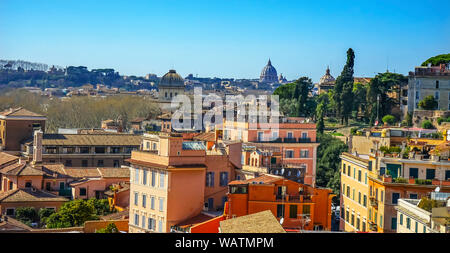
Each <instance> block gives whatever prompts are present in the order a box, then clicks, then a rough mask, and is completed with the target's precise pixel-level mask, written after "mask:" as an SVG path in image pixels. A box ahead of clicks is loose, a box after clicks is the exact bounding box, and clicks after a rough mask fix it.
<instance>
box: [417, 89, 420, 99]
mask: <svg viewBox="0 0 450 253" xmlns="http://www.w3.org/2000/svg"><path fill="white" fill-rule="evenodd" d="M419 99H420V93H419V91H416V100H419Z"/></svg>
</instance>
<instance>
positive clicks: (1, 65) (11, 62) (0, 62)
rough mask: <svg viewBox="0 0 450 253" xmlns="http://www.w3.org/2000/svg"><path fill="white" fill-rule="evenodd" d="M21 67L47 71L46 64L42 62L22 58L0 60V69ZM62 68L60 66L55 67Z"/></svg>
mask: <svg viewBox="0 0 450 253" xmlns="http://www.w3.org/2000/svg"><path fill="white" fill-rule="evenodd" d="M8 64H9V65H11V66H10V67H6V66H5V65H8ZM19 67H20V68H23V69H24V70H39V71H47V70H48V68H49V67H48V65H47V64H44V63H37V62H28V61H22V60H0V69H4V68H10V69H14V70H17V69H18V68H19ZM57 68H62V67H57Z"/></svg>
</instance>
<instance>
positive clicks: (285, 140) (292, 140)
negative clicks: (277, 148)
mask: <svg viewBox="0 0 450 253" xmlns="http://www.w3.org/2000/svg"><path fill="white" fill-rule="evenodd" d="M257 142H262V143H311V138H277V139H275V140H261V139H258V140H257Z"/></svg>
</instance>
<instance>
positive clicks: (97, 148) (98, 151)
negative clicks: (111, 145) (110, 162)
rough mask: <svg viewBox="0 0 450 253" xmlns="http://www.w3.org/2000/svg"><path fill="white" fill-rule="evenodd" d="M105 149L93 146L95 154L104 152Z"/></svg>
mask: <svg viewBox="0 0 450 253" xmlns="http://www.w3.org/2000/svg"><path fill="white" fill-rule="evenodd" d="M105 150H106V149H105V147H95V153H96V154H104V153H105Z"/></svg>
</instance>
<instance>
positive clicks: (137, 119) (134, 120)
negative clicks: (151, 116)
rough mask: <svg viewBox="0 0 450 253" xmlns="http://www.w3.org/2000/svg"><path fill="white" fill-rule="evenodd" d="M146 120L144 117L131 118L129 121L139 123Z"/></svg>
mask: <svg viewBox="0 0 450 253" xmlns="http://www.w3.org/2000/svg"><path fill="white" fill-rule="evenodd" d="M144 120H146V118H135V119H133V120H131V121H130V122H131V123H141V122H142V121H144Z"/></svg>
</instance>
